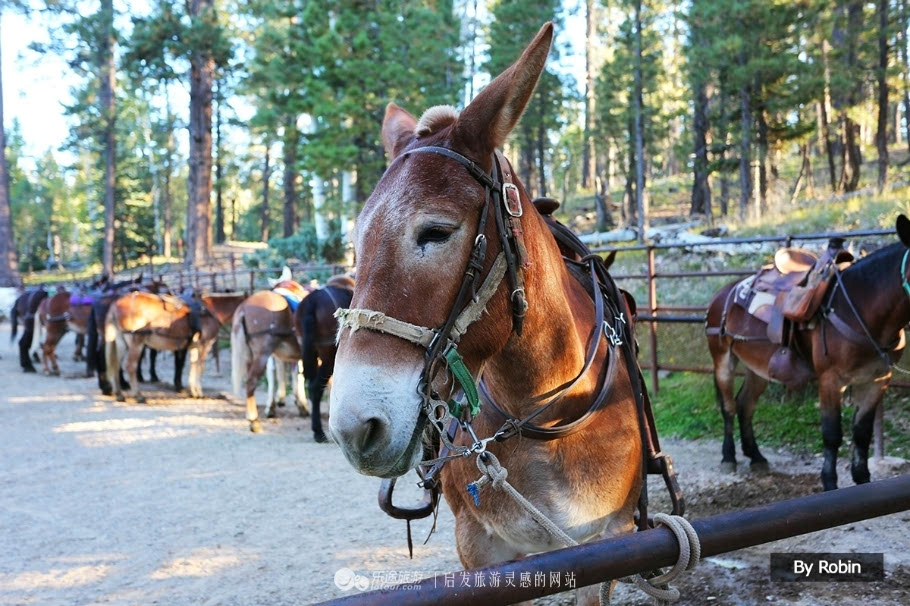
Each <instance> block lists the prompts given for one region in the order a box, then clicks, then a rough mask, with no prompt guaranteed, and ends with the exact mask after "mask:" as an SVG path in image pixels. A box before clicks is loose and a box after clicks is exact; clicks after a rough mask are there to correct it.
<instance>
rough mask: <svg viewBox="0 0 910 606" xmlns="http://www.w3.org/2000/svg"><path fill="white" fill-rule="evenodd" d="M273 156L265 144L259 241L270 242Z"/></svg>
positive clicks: (267, 144) (267, 143)
mask: <svg viewBox="0 0 910 606" xmlns="http://www.w3.org/2000/svg"><path fill="white" fill-rule="evenodd" d="M271 159H272V154H271V153H270V150H269V142H268V141H266V143H265V166H263V168H262V214H261V215H260V217H261V218H260V220H261V223H260V227H259V241H260V242H268V241H269V177H270V176H271V175H272V168H271V166H269V164H270V162H271Z"/></svg>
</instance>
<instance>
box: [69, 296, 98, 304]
mask: <svg viewBox="0 0 910 606" xmlns="http://www.w3.org/2000/svg"><path fill="white" fill-rule="evenodd" d="M94 302H95V300H94V299H93V298H92V297H90V296H88V295H80V294H76V293H73V294H71V295H70V305H71V306H74V307H75V306H76V305H91V304H92V303H94Z"/></svg>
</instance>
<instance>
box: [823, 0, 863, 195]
mask: <svg viewBox="0 0 910 606" xmlns="http://www.w3.org/2000/svg"><path fill="white" fill-rule="evenodd" d="M839 12H840V15H839V16H838V18H837V19H836V21H835V25H834V30H833V32H832V35H831V40H832V45H833V48H834V49H836V50H838V51H839V52H840V55H841V59H842V65H841V68H842V70H843V73H844V74H845V75H846V76H845V77H846V79H847V81H848V82H849V84H847V85H845V86H843V87H842V88H841V90H839V91H838V94H837V95H836V96H835V97H834V107H835V109H836V110H837V112H838V124H839V127H840V137H839V142H838V145H837V150H836V151H837V152H838V153H837V154H836V155H838V156H839V157H840V159H841V174H840V179H839V180H838V190H839V191H841V192H849V191H854V190H855V189H856V187H857V185H859V179H860V169H861V166H862V156H861V153H860V149H859V142H858V141H857V131H858V130H859V128H858V125H857V124H856V122H854V121H853V119H852V118H851V117H850V115H849V109H850V108H851V107H853V106H854V105H856V103H857V102H858V100H859V99H858V98H859V94H860V87H861V84H862V83H861V81H860V80H861V79H860V77H859V76H858V74H857V62H858V57H857V53H858V46H859V36H860V34H861V30H862V25H863V23H862V22H863V2H862V0H848V1H847V2H846V3H845V4H844V5H842V6H841V7H840V11H839Z"/></svg>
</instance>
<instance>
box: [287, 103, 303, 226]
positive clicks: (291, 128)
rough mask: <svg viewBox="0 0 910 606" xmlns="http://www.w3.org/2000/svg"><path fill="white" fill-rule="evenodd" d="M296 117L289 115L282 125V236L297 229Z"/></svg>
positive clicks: (298, 137) (297, 137)
mask: <svg viewBox="0 0 910 606" xmlns="http://www.w3.org/2000/svg"><path fill="white" fill-rule="evenodd" d="M299 139H300V135H299V133H298V132H297V118H296V116H291V117H289V118H288V120H287V123H286V124H285V125H284V237H285V238H287V237H288V236H293V235H294V233H295V232H296V231H297V143H298V141H299Z"/></svg>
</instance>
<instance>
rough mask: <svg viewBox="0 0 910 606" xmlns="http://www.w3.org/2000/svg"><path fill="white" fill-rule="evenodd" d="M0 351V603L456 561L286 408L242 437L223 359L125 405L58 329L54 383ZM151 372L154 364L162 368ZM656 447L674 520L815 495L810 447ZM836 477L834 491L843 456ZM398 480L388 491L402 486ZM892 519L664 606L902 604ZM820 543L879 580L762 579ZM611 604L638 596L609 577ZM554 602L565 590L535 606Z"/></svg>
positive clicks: (317, 582)
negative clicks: (194, 385)
mask: <svg viewBox="0 0 910 606" xmlns="http://www.w3.org/2000/svg"><path fill="white" fill-rule="evenodd" d="M8 330H9V327H8V326H3V327H2V330H0V343H6V341H8ZM0 350H3V354H2V359H0V385H2V386H3V393H2V396H0V487H2V489H0V603H2V604H66V605H69V604H95V603H111V604H243V605H254V604H302V603H312V602H316V601H320V600H324V599H328V598H332V597H338V596H341V595H347V594H350V593H351V592H352V591H356V589H353V590H342V589H340V588H339V587H338V586H337V585H336V583H335V579H336V573H338V571H339V570H341V569H344V568H348V569H350V570H352V571H353V572H354V573H355V574H358V575H361V576H364V577H366V578H367V579H374V578H378V576H380V575H383V574H387V573H389V572H393V571H394V572H395V573H397V574H398V575H402V574H405V573H409V574H411V575H418V574H421V575H422V574H425V573H432V572H445V571H451V570H457V569H458V568H459V562H458V558H457V556H456V555H455V550H454V539H453V519H452V516H451V514H450V513H449V511H448V509H447V508H446V507H445V506H444V505H443V506H442V507H441V508H440V515H439V520H438V523H437V530H436V533H435V534H434V535H433V536H432V538H431V539H430V541H429V543H428V544H427V545H422V541H423V538H424V537H425V536H426V532H427V530H428V529H429V522H428V521H426V520H424V521H421V522H418V523H416V524H414V537H415V550H414V559H413V560H409V559H408V553H407V546H406V542H405V527H404V523H403V522H399V521H396V520H392V519H390V518H388V517H386V516H385V515H384V514H383V513H381V512H380V511H379V509H378V507H377V505H376V490H377V488H378V484H379V481H378V480H377V479H375V478H368V477H364V476H360V475H357V474H356V473H354V472H353V471H352V470H351V469H350V467H349V466H348V465H347V463H346V462H345V460H344V458H343V457H342V455H341V453H340V451H339V450H338V448H337V447H335V446H334V445H332V444H316V443H315V442H314V441H313V439H312V434H311V433H310V431H309V427H308V423H307V420H305V419H300V418H298V417H297V416H296V409H295V408H294V407H293V406H289V407H285V408H281V409H279V417H278V418H277V419H268V420H264V423H263V428H264V433H263V434H260V435H254V434H251V433H250V432H249V431H248V429H247V423H246V422H245V421H244V420H243V409H242V407H241V406H240V405H239V404H237V403H235V402H232V401H231V400H229V399H226V398H224V397H222V395H221V394H222V393H223V392H224V391H226V390H227V389H228V379H229V377H228V372H227V367H228V364H229V361H228V360H227V358H229V356H228V355H226V353H224V352H223V353H222V356H221V357H222V371H223V373H222V376H219V375H218V373H216V371H215V369H214V364H213V363H212V361H211V360H210V361H209V370H208V372H207V374H206V375H205V378H204V382H203V383H204V387H205V388H206V393H207V394H208V395H210V396H211V397H207V398H205V399H201V400H191V399H187V398H182V397H177V396H175V394H174V393H173V392H172V391H171V390H170V387H169V385H164V384H160V385H155V386H150V387H147V389H148V392H149V393H148V395H149V396H150V397H149V404H146V405H137V404H132V403H125V404H122V403H117V402H114V401H113V400H112V399H111V398H108V397H104V396H101V395H100V394H99V392H98V390H97V388H96V384H95V382H94V380H91V379H86V378H84V377H81V376H80V372H81V371H82V368H83V366H82V365H81V364H76V363H74V362H71V361H70V357H71V353H72V339H71V337H67V338H66V339H65V340H64V343H63V344H62V345H61V347H60V352H59V353H60V360H61V366H62V370H63V372H64V376H63V377H44V376H40V375H38V376H36V375H23V374H21V373H20V372H19V370H18V364H17V363H16V356H15V351H14V349H13V347H12V346H9V347H6V348H4V347H3V346H0ZM169 365H170V357H169V356H165V357H164V359H163V360H162V363H161V364H160V370H159V374H160V375H161V376H162V377H165V376H169V373H170V370H169ZM261 399H262V397H261V396H260V401H261ZM664 446H665V450H667V451H669V452H670V453H671V454H672V455H673V458H674V461H675V464H676V468H677V470H678V472H679V474H680V481H681V484H682V486H683V489H684V491H685V493H686V496H687V500H688V503H689V513H690V516H691V517H692V518H699V517H703V516H707V515H712V514H715V513H720V512H724V511H731V510H735V509H738V508H745V507H749V506H752V505H756V504H759V503H764V502H769V501H775V500H780V499H784V498H789V497H793V496H800V495H804V494H809V493H812V492H817V491H818V490H819V480H818V470H819V468H820V459H819V458H817V457H815V456H811V455H793V454H790V453H787V452H783V451H779V452H768V453H766V456H768V458H769V459H770V461H771V463H772V467H773V469H774V471H773V472H772V473H771V474H768V475H763V476H751V475H750V474H749V472H748V471H747V470H744V471H742V472H740V473H738V474H736V475H729V476H723V475H720V474H719V473H718V472H717V471H716V468H717V463H718V461H719V459H720V447H719V444H717V443H715V442H713V441H706V442H696V443H692V442H669V441H668V442H667V443H666V444H664ZM843 463H844V464H845V463H846V462H843ZM901 471H903V472H906V471H907V468H906V466H903V467H901V466H890V467H886V468H883V469H877V470H876V471H874V472H873V474H874V475H873V477H874V479H880V478H882V477H886V476H889V475H895V474H896V473H899V472H901ZM841 481H842V484H843V485H850V484H851V482H850V480H849V473H848V471H847V469H846V466H845V465H842V469H841ZM400 484H402V487H401V494H400V495H398V496H399V497H400V498H401V501H405V502H406V501H409V500H411V499H416V498H417V497H418V496H419V493H418V492H417V491H416V488H410V489H409V487H408V486H407V484H406V483H405V482H400ZM651 495H652V512H656V511H661V510H666V509H667V507H668V506H667V504H666V500H665V499H664V498H663V496H662V492H661V487H660V486H658V485H657V484H655V485H654V486H653V487H652V488H651ZM409 497H410V499H409ZM908 522H910V513H905V514H898V515H895V516H890V517H888V518H881V519H876V520H870V521H868V522H863V523H859V524H854V525H852V526H848V527H843V528H838V529H832V530H829V531H825V532H821V533H816V534H813V535H808V536H804V537H797V538H794V539H788V540H785V541H778V542H776V543H772V544H769V545H764V546H761V547H757V548H752V549H746V550H741V551H738V552H735V553H732V554H728V555H726V556H724V557H722V558H710V559H708V560H707V561H705V562H703V563H702V564H701V565H699V567H698V568H697V569H696V571H695V572H694V573H692V574H691V575H690V576H689V577H687V578H686V579H685V580H684V581H682V582H681V583H680V584H679V587H680V589H681V591H682V594H683V599H682V600H681V601H680V602H678V603H680V604H696V603H697V604H704V603H712V604H756V603H759V602H760V603H768V602H779V603H789V604H807V605H809V604H812V605H814V604H832V603H842V604H860V603H861V604H864V605H869V604H910V524H908ZM837 550H840V551H883V552H884V553H885V565H886V570H887V573H886V580H885V581H884V582H882V583H872V584H833V583H783V584H781V583H771V582H770V581H769V580H768V555H767V554H768V553H769V552H771V551H837ZM343 574H344V572H342V575H343ZM339 578H340V577H339ZM614 597H615V599H614V603H631V604H647V603H648V602H647V600H644V599H642V598H641V597H640V596H639V594H637V593H636V592H635V591H633V590H631V589H629V588H626V587H620V588H619V589H618V590H617V592H616V594H615V596H614ZM571 603H573V600H572V598H571V595H563V596H558V597H551V598H547V599H542V600H538V601H537V604H538V605H544V604H546V605H556V604H560V605H562V604H571Z"/></svg>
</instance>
